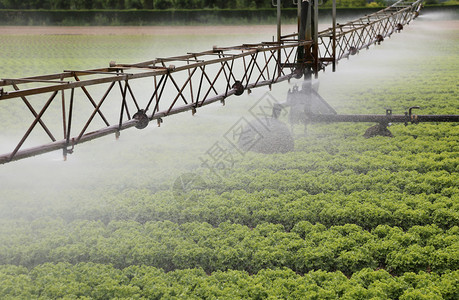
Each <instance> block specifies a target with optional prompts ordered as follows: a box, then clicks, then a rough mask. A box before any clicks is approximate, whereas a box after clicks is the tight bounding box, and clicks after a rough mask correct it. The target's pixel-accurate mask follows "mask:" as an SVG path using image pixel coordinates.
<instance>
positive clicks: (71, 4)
mask: <svg viewBox="0 0 459 300" xmlns="http://www.w3.org/2000/svg"><path fill="white" fill-rule="evenodd" d="M268 7H271V0H0V9H1V8H3V9H6V8H8V9H168V8H177V9H196V8H201V9H202V8H233V9H234V8H268Z"/></svg>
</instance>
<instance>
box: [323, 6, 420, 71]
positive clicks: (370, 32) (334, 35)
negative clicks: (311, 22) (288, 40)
mask: <svg viewBox="0 0 459 300" xmlns="http://www.w3.org/2000/svg"><path fill="white" fill-rule="evenodd" d="M421 7H422V1H421V0H417V1H398V2H396V3H395V4H393V5H392V6H389V7H387V8H385V9H383V10H380V11H378V12H376V13H373V14H370V15H366V16H364V17H362V18H359V19H357V20H353V21H350V22H346V23H344V24H336V25H335V27H334V28H333V27H332V28H328V29H326V30H323V31H320V32H319V34H318V47H319V63H321V64H322V65H328V64H330V63H331V62H334V61H338V60H340V59H342V58H347V57H349V55H355V54H356V53H357V52H358V51H359V50H361V49H363V48H369V47H370V46H371V45H374V44H375V43H377V44H379V43H381V42H382V41H383V40H384V38H386V37H389V36H391V35H392V34H393V33H394V32H396V31H398V32H400V31H401V30H402V29H403V26H405V25H407V24H409V23H410V21H412V20H413V19H414V18H416V17H417V16H418V15H419V11H420V10H421ZM334 43H335V47H334V45H333V44H334Z"/></svg>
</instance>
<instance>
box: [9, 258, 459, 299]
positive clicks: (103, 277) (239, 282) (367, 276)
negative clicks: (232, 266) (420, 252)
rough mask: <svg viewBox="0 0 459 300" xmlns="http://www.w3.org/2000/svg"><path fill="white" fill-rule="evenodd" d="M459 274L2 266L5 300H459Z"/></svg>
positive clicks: (49, 265)
mask: <svg viewBox="0 0 459 300" xmlns="http://www.w3.org/2000/svg"><path fill="white" fill-rule="evenodd" d="M458 276H459V273H458V271H454V272H448V273H445V274H443V275H441V276H439V275H437V274H434V273H430V274H429V273H425V272H419V273H405V274H404V275H402V276H400V277H393V276H391V275H390V274H389V273H387V272H386V271H384V270H377V271H373V270H370V269H363V270H361V271H359V272H356V273H354V274H353V275H352V277H350V278H347V277H346V276H344V275H343V274H342V273H340V272H326V271H311V272H309V273H307V274H305V275H304V276H300V275H298V274H296V273H295V272H293V271H292V270H290V269H287V268H284V269H278V270H269V269H268V270H262V271H260V272H259V273H257V274H255V275H249V274H248V273H247V272H244V271H233V270H228V271H225V272H221V271H218V272H214V273H212V274H210V275H207V274H206V273H205V272H204V271H203V270H202V269H187V270H177V271H173V272H169V273H165V272H163V271H162V270H160V269H157V268H154V267H147V266H130V267H127V268H125V269H122V270H119V269H116V268H114V267H112V266H110V265H101V264H93V263H80V264H77V265H70V264H67V263H57V264H43V265H39V266H37V267H35V268H33V269H32V270H30V271H29V270H27V269H26V268H24V267H17V266H0V283H1V287H0V297H1V298H2V299H15V298H16V299H17V298H21V299H31V298H40V299H58V298H62V297H65V299H76V298H79V299H80V298H85V297H90V298H93V299H115V298H116V299H120V298H129V299H324V300H325V299H338V298H339V299H352V300H355V299H362V300H363V299H400V300H407V299H429V300H431V299H457V298H458V296H459V290H458V287H457V278H458Z"/></svg>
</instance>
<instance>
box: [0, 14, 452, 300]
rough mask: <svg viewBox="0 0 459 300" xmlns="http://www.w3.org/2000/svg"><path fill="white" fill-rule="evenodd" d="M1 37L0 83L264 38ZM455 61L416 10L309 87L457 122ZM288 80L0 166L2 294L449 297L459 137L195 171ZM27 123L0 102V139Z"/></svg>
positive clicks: (362, 143)
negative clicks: (70, 150) (67, 150)
mask: <svg viewBox="0 0 459 300" xmlns="http://www.w3.org/2000/svg"><path fill="white" fill-rule="evenodd" d="M273 32H274V27H273ZM0 38H1V40H2V43H1V44H0V51H1V53H2V56H1V57H0V76H1V77H2V78H4V77H13V76H14V77H18V76H26V75H35V74H41V73H52V72H60V71H61V70H62V69H63V68H69V69H71V68H91V67H95V66H100V65H102V66H103V65H106V64H107V63H108V61H110V60H116V61H128V62H135V61H141V60H145V58H147V59H148V58H150V57H151V56H152V55H153V56H161V55H164V56H165V55H175V54H183V52H186V51H194V50H203V48H204V49H207V48H210V47H211V46H212V45H214V44H219V45H220V44H221V45H232V44H237V43H242V42H250V41H254V40H255V41H259V40H269V39H270V34H269V33H267V32H266V31H265V29H263V30H260V33H258V34H257V33H256V32H253V33H244V34H243V35H241V34H239V35H238V34H237V32H235V33H232V34H224V35H220V34H219V35H217V34H215V33H212V31H209V32H208V33H205V34H203V35H199V36H196V35H193V34H192V35H184V34H180V33H171V34H169V35H154V34H153V35H136V34H131V35H107V34H102V35H22V34H21V35H17V34H4V35H0ZM458 53H459V21H457V20H450V21H443V16H442V15H438V14H425V15H422V16H421V17H419V18H418V19H417V20H415V21H413V22H412V23H411V24H410V25H409V26H407V27H406V28H405V29H404V31H403V32H402V33H401V34H394V35H393V36H392V37H391V38H390V39H387V41H385V42H384V43H382V45H381V46H373V47H372V48H370V50H368V51H362V52H361V53H359V55H357V56H355V57H352V58H351V59H349V60H346V61H342V62H340V64H338V71H337V72H336V73H332V72H331V71H329V70H327V72H326V73H322V74H320V89H319V91H320V94H321V95H322V96H323V97H324V98H325V99H327V100H328V102H329V103H330V104H331V105H332V106H333V107H335V109H336V110H337V111H338V112H340V113H375V114H382V113H384V111H385V108H387V107H391V108H392V109H393V110H394V113H403V112H404V110H405V109H406V108H407V107H410V106H416V105H419V106H420V107H421V110H420V111H419V113H422V114H458V113H459V101H458V100H459V99H458V95H459V85H458V82H459V72H458V70H459V56H458ZM295 84H301V81H298V82H294V81H292V82H291V83H282V84H279V85H277V86H275V87H274V88H273V90H272V91H269V90H268V89H263V88H260V89H257V90H254V91H253V93H252V94H250V95H246V94H245V95H244V96H242V97H240V98H234V99H228V101H227V104H226V106H225V107H222V106H218V105H216V106H211V107H208V108H206V109H203V110H202V111H200V112H199V113H198V114H197V115H196V116H195V117H191V116H189V115H186V116H185V115H178V116H176V117H174V118H171V120H170V121H169V119H168V120H166V121H165V124H164V125H162V127H161V128H150V127H149V128H148V129H146V130H144V131H136V130H134V129H132V130H131V131H124V132H123V134H122V135H121V139H120V140H119V141H115V139H114V137H106V138H103V139H100V140H96V141H93V142H91V143H88V144H84V145H80V146H78V147H76V150H75V153H74V154H72V155H71V156H69V159H68V161H67V162H63V161H62V159H61V156H60V153H49V154H46V155H43V156H38V157H34V158H31V159H26V160H23V161H18V162H13V163H10V164H6V165H2V166H0V188H1V191H2V192H1V196H0V298H1V299H56V298H64V299H122V298H127V299H338V298H340V299H458V298H459V287H458V286H459V284H458V281H459V185H458V182H459V127H458V125H457V124H417V125H409V126H406V127H405V126H403V125H393V126H392V127H390V128H389V129H390V130H391V132H392V133H393V135H394V137H393V138H387V137H375V138H370V139H365V138H364V137H363V133H364V132H365V130H366V129H367V128H368V127H370V126H371V125H373V124H322V125H319V124H316V125H309V126H308V127H307V130H306V133H304V129H303V127H302V126H295V127H294V128H293V135H294V136H295V149H294V151H293V152H289V153H285V154H269V155H267V154H257V153H252V152H241V151H238V150H237V149H235V148H231V147H230V148H227V149H226V150H225V152H224V153H225V156H224V157H223V158H222V157H220V158H219V159H218V161H214V163H216V164H214V165H212V167H209V165H208V164H207V163H204V162H206V159H207V162H208V160H209V159H210V158H211V157H210V155H211V153H214V152H213V151H214V150H215V145H222V144H223V143H224V141H225V136H226V135H227V133H228V131H229V130H230V128H232V126H234V125H235V124H238V122H240V120H241V118H245V119H248V120H250V119H251V118H252V119H253V115H252V114H251V111H253V110H254V109H257V108H258V107H259V106H261V105H262V104H263V103H262V100H263V99H264V97H265V95H269V96H270V97H271V98H272V99H276V100H278V101H279V102H282V101H284V100H285V96H286V94H287V91H288V90H289V89H291V88H292V87H293V86H294V85H295ZM20 117H22V116H21V111H20V109H19V108H16V107H9V106H6V105H5V104H4V103H2V105H1V106H0V118H1V119H2V122H3V124H2V127H1V132H0V137H1V138H2V140H5V141H7V142H8V143H9V141H8V139H5V137H7V135H6V132H7V131H9V130H11V131H13V132H14V131H15V130H16V125H17V119H18V118H20ZM283 121H286V117H284V119H283ZM3 146H4V144H3V145H1V147H3ZM189 178H193V179H195V180H194V181H192V182H191V183H193V184H191V185H190V186H186V187H184V186H183V185H182V184H181V183H182V182H183V181H184V180H185V181H186V180H189ZM180 180H182V181H180Z"/></svg>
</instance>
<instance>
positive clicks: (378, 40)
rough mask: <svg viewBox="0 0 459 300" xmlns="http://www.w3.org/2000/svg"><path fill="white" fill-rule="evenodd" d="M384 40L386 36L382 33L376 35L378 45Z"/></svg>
mask: <svg viewBox="0 0 459 300" xmlns="http://www.w3.org/2000/svg"><path fill="white" fill-rule="evenodd" d="M382 41H384V37H383V36H382V35H381V34H378V35H377V36H376V42H377V43H378V45H381V42H382Z"/></svg>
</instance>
